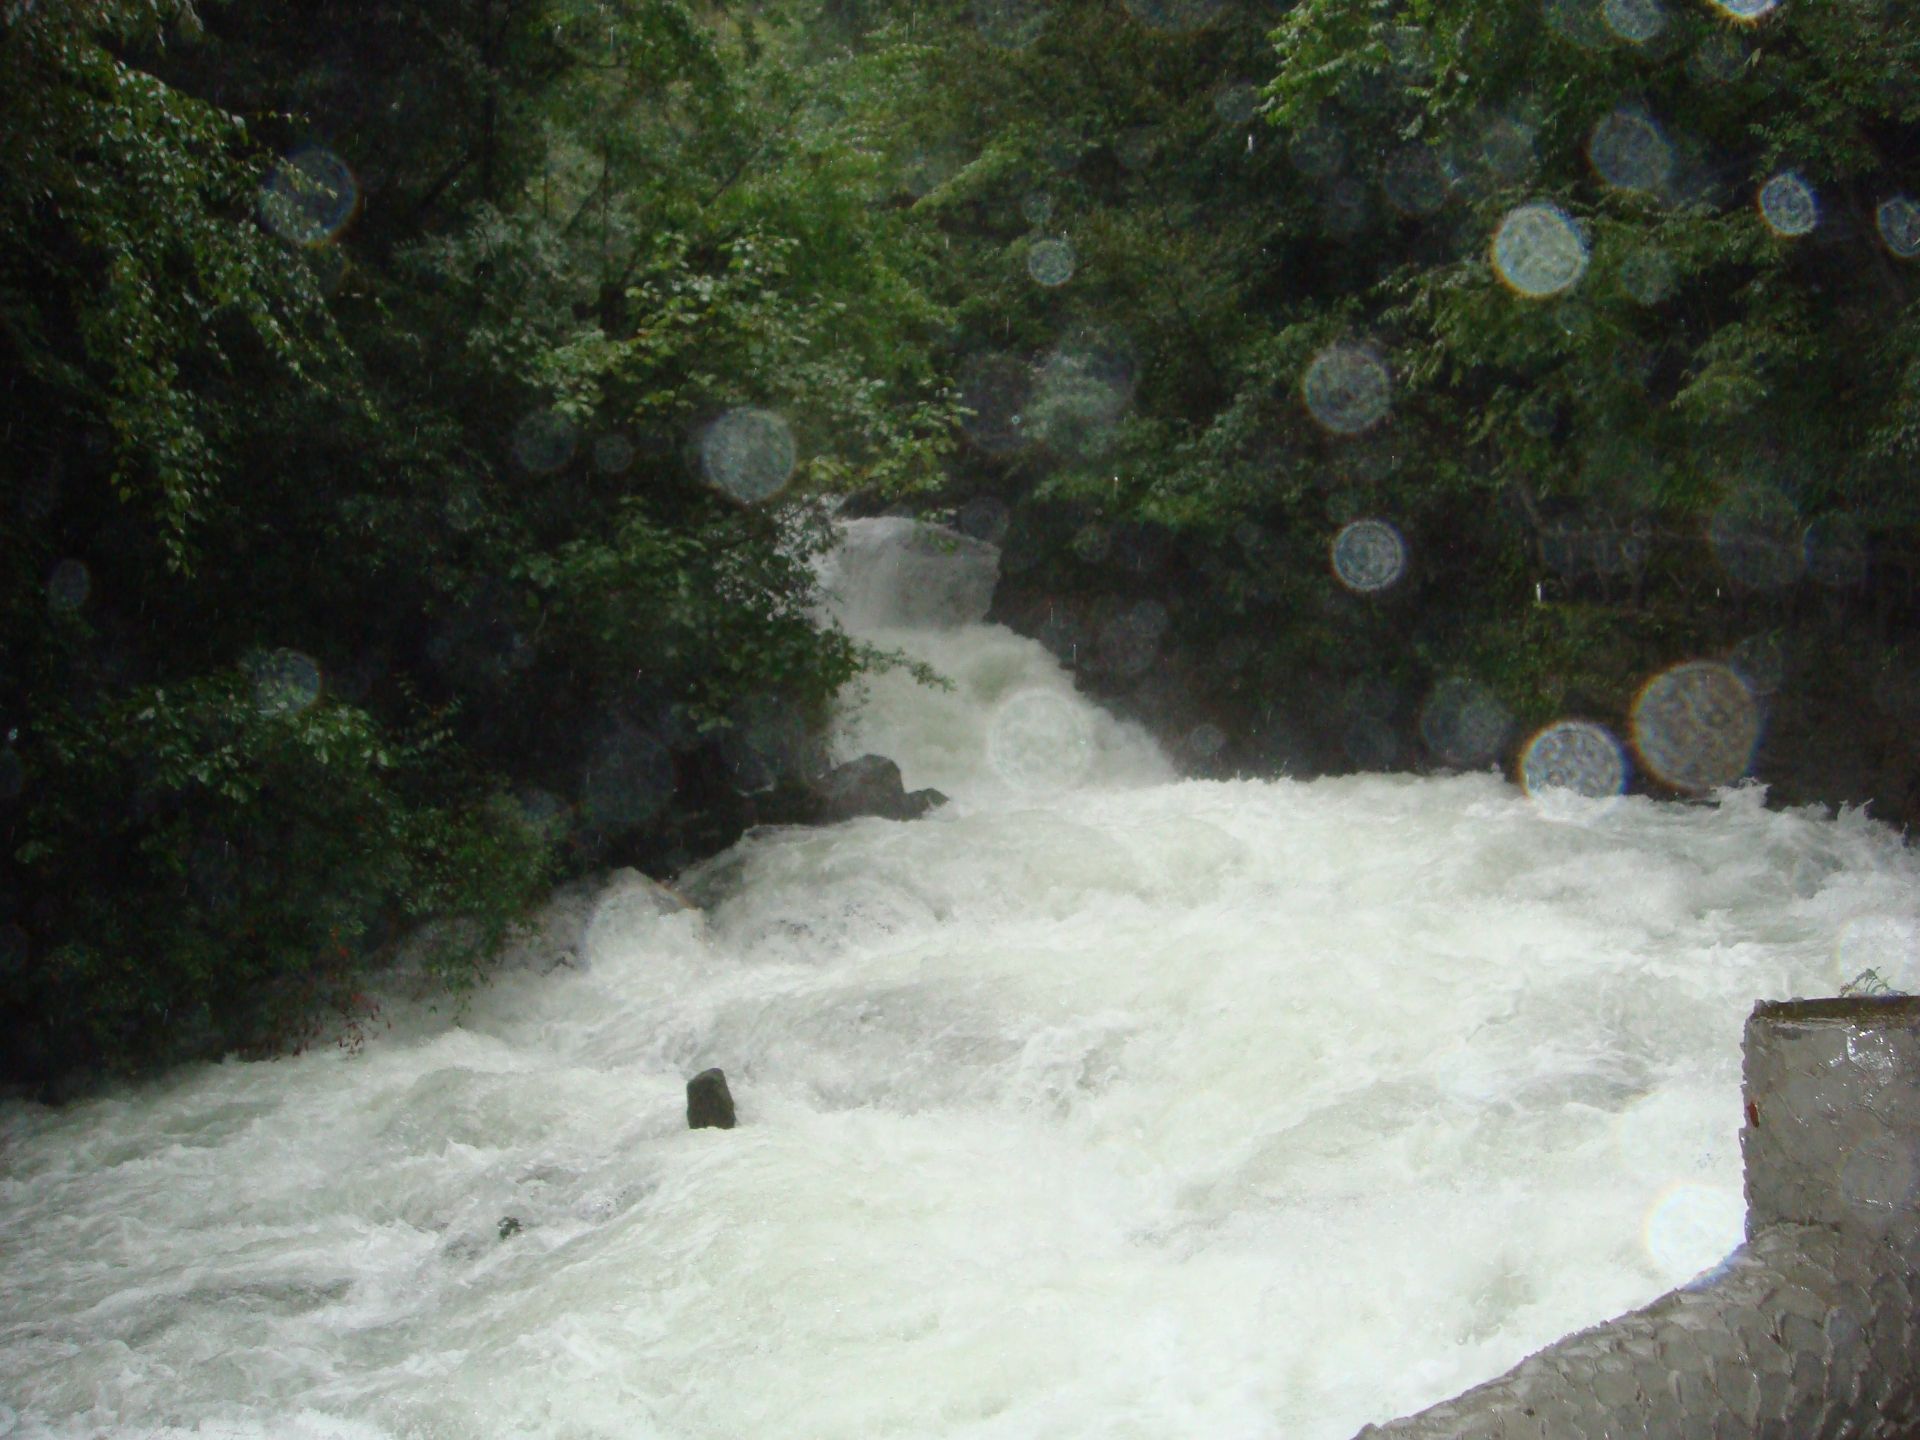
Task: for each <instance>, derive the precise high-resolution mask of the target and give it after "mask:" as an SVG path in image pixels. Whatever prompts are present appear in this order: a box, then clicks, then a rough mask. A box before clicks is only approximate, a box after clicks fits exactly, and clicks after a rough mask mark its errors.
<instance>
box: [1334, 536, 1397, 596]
mask: <svg viewBox="0 0 1920 1440" xmlns="http://www.w3.org/2000/svg"><path fill="white" fill-rule="evenodd" d="M1332 558H1333V573H1334V574H1335V575H1336V576H1338V577H1339V580H1340V583H1341V584H1342V585H1345V586H1346V587H1347V588H1348V589H1349V590H1357V591H1359V592H1360V593H1361V594H1363V595H1371V594H1375V593H1377V592H1378V591H1381V590H1385V589H1388V588H1389V587H1390V586H1392V585H1393V584H1394V583H1395V582H1396V581H1398V580H1399V579H1400V577H1401V575H1402V574H1403V573H1405V571H1406V568H1407V545H1406V542H1405V541H1404V540H1402V539H1401V538H1400V532H1399V531H1398V530H1396V529H1394V528H1393V526H1392V525H1390V524H1388V523H1387V522H1386V521H1385V520H1355V521H1354V522H1353V523H1352V524H1351V525H1347V526H1344V527H1343V528H1342V529H1341V531H1340V533H1339V534H1338V535H1335V536H1334V537H1333V546H1332Z"/></svg>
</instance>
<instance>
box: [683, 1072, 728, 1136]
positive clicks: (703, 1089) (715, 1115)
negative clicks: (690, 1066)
mask: <svg viewBox="0 0 1920 1440" xmlns="http://www.w3.org/2000/svg"><path fill="white" fill-rule="evenodd" d="M733 1123H734V1121H733V1093H732V1092H731V1091H730V1090H728V1089H727V1076H726V1072H725V1071H724V1070H721V1069H719V1068H717V1067H716V1068H715V1069H712V1070H702V1071H701V1072H700V1073H699V1074H698V1075H696V1076H694V1077H693V1078H692V1079H691V1080H689V1081H687V1128H688V1129H689V1130H731V1129H733Z"/></svg>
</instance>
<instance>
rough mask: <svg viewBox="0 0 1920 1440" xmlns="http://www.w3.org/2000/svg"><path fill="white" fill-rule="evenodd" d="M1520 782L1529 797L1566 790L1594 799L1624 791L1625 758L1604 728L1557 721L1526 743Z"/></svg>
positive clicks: (1625, 779) (1588, 722)
mask: <svg viewBox="0 0 1920 1440" xmlns="http://www.w3.org/2000/svg"><path fill="white" fill-rule="evenodd" d="M1520 783H1521V784H1522V785H1524V786H1525V787H1526V790H1527V793H1528V794H1529V795H1534V796H1540V795H1543V794H1545V793H1547V792H1549V791H1556V790H1557V791H1567V792H1570V793H1572V794H1575V795H1584V796H1586V797H1587V798H1588V799H1592V800H1598V799H1603V798H1605V797H1608V796H1612V795H1618V794H1620V793H1621V792H1622V791H1623V790H1625V789H1626V788H1627V757H1626V753H1625V752H1624V750H1622V748H1621V745H1620V742H1619V741H1618V740H1616V739H1615V738H1614V737H1613V734H1612V732H1611V731H1609V730H1608V729H1607V728H1606V727H1605V726H1604V725H1595V724H1594V723H1592V722H1591V721H1588V720H1561V721H1558V722H1556V723H1555V724H1552V725H1549V726H1547V727H1546V728H1545V729H1544V730H1542V731H1540V732H1539V733H1538V734H1536V735H1535V736H1534V737H1533V739H1531V740H1529V741H1528V742H1527V748H1526V750H1525V751H1524V752H1523V753H1522V755H1521V758H1520Z"/></svg>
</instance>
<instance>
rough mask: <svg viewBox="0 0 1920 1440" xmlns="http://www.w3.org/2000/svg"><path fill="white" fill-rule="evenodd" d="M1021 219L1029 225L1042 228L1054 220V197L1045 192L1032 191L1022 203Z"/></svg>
mask: <svg viewBox="0 0 1920 1440" xmlns="http://www.w3.org/2000/svg"><path fill="white" fill-rule="evenodd" d="M1020 218H1021V219H1023V220H1025V221H1026V222H1027V223H1028V224H1029V225H1033V226H1036V227H1038V226H1041V225H1044V224H1046V223H1047V222H1048V221H1049V220H1051V219H1053V197H1052V196H1051V195H1049V194H1047V192H1046V191H1044V190H1030V191H1028V192H1027V194H1026V196H1025V197H1024V198H1023V199H1022V200H1021V201H1020Z"/></svg>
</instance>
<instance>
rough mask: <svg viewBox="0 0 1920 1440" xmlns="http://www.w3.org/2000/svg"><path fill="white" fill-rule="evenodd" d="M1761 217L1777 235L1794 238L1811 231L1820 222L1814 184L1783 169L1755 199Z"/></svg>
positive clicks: (1764, 186) (1761, 188) (1761, 189)
mask: <svg viewBox="0 0 1920 1440" xmlns="http://www.w3.org/2000/svg"><path fill="white" fill-rule="evenodd" d="M1756 203H1757V204H1758V205H1759V206H1760V218H1761V219H1763V220H1765V221H1766V222H1767V228H1768V229H1769V230H1771V231H1773V233H1774V234H1776V235H1780V236H1784V237H1786V238H1787V239H1794V238H1796V237H1798V236H1801V235H1807V234H1811V233H1812V231H1813V227H1814V226H1816V225H1818V224H1819V223H1820V202H1819V201H1818V200H1817V199H1815V198H1814V194H1813V187H1812V186H1811V185H1809V184H1807V182H1806V181H1805V180H1802V179H1801V178H1800V176H1799V175H1797V174H1796V173H1795V172H1793V171H1791V170H1783V171H1781V172H1780V173H1779V174H1778V175H1775V176H1773V177H1772V178H1771V179H1769V180H1768V181H1767V183H1766V184H1764V185H1762V186H1761V187H1760V194H1759V197H1758V200H1757V202H1756Z"/></svg>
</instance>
